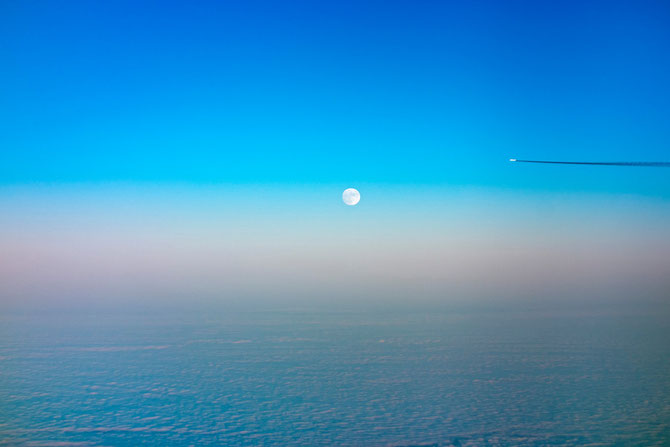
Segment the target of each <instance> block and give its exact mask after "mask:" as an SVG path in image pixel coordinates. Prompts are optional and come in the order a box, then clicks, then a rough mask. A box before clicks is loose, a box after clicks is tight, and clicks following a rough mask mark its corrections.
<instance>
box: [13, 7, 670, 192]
mask: <svg viewBox="0 0 670 447" xmlns="http://www.w3.org/2000/svg"><path fill="white" fill-rule="evenodd" d="M363 3H364V4H361V2H199V3H198V4H197V5H193V4H185V3H183V2H155V3H152V2H142V3H141V4H138V3H137V2H114V3H99V2H76V1H75V2H67V4H64V3H63V2H39V3H25V2H5V3H4V4H3V6H2V8H3V10H4V12H3V17H4V19H3V26H2V31H0V33H1V34H0V35H1V38H2V42H3V45H2V47H3V50H2V51H3V57H2V58H3V60H4V61H5V67H4V69H3V70H1V73H0V82H1V83H2V85H3V93H2V95H3V103H4V104H5V107H2V111H1V112H0V113H2V116H0V118H1V121H2V122H3V123H4V125H3V132H2V134H1V136H0V138H1V140H0V145H1V147H2V156H3V157H2V158H3V163H2V165H1V167H0V182H2V183H4V184H16V183H25V182H42V181H43V182H73V181H117V180H123V181H151V182H154V181H161V182H163V181H184V182H195V183H201V182H204V183H211V182H234V183H266V182H277V183H339V182H350V183H351V182H354V183H356V182H371V183H376V182H383V183H391V184H396V183H400V184H403V183H405V184H406V183H417V184H456V185H462V184H467V185H486V186H496V187H498V186H501V187H514V188H539V189H543V190H544V189H549V190H551V189H568V190H571V189H576V190H601V191H612V190H615V191H618V192H635V193H638V192H639V193H645V194H658V195H662V196H667V195H668V193H669V192H670V186H669V185H668V182H667V181H665V177H666V175H667V174H666V173H665V172H662V171H659V170H646V169H632V170H631V169H626V170H620V169H619V170H617V169H570V170H567V169H565V168H563V167H560V168H555V167H537V166H532V167H528V166H523V167H519V166H509V165H507V164H506V159H507V158H509V157H519V158H550V159H553V158H556V159H583V160H600V159H603V160H629V159H634V160H666V159H667V158H668V157H667V154H668V149H667V147H668V141H669V139H670V129H669V128H668V125H667V119H666V117H667V116H668V115H669V113H670V87H669V86H668V83H667V79H668V76H670V72H669V68H670V62H669V61H668V58H667V54H670V29H669V28H668V27H667V23H668V18H669V15H670V10H669V8H668V6H667V5H666V4H664V3H663V2H626V3H623V2H586V3H584V2H575V3H571V2H563V3H560V4H559V3H548V2H542V3H538V2H505V3H501V2H460V3H459V2H420V3H416V2H363Z"/></svg>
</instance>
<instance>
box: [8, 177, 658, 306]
mask: <svg viewBox="0 0 670 447" xmlns="http://www.w3.org/2000/svg"><path fill="white" fill-rule="evenodd" d="M343 186H351V185H319V186H294V187H279V186H272V185H270V186H255V187H254V186H247V187H227V186H198V187H195V186H191V185H169V186H165V185H163V186H156V185H119V184H112V185H73V186H69V187H63V186H60V187H48V186H45V185H40V186H38V187H20V188H4V189H2V190H1V191H0V216H2V217H0V246H1V247H2V252H3V256H2V257H1V258H0V296H1V299H2V303H3V304H5V305H11V304H16V303H19V302H25V301H38V302H44V301H47V302H51V303H67V302H69V301H75V302H80V301H88V302H91V301H93V302H95V301H98V300H106V301H111V302H115V301H120V300H130V301H135V300H138V299H140V300H156V299H157V300H159V301H169V300H181V299H194V297H198V299H206V300H213V301H216V302H220V301H226V300H235V299H239V298H240V297H241V296H244V297H245V299H248V298H251V297H254V298H255V299H264V300H266V299H269V300H280V301H281V300H289V301H290V300H294V299H296V298H297V299H309V300H318V299H320V298H324V297H332V296H338V297H340V299H348V298H350V299H354V300H357V299H360V298H361V297H365V299H379V298H380V297H386V298H384V299H400V300H410V299H420V298H426V299H439V300H458V299H473V298H485V297H489V298H490V297H492V296H495V297H497V298H499V299H511V298H515V297H516V298H519V297H526V298H527V297H532V296H534V295H537V294H540V295H542V296H543V297H544V298H543V299H545V300H546V299H552V298H555V297H561V299H565V296H569V295H575V294H577V295H579V296H582V295H589V296H591V297H593V296H604V295H607V296H609V297H611V298H616V297H617V296H631V294H632V295H633V296H636V297H639V296H647V297H654V296H656V297H663V296H664V295H665V293H666V292H667V290H669V288H668V285H669V282H668V280H667V278H668V277H670V265H669V263H668V262H667V259H669V258H670V225H668V223H670V204H668V203H667V202H665V201H662V200H653V199H649V198H641V197H633V196H619V195H588V196H584V195H579V194H576V193H575V194H569V195H558V194H555V193H553V194H549V193H545V194H542V193H533V194H529V193H525V192H519V191H503V190H483V189H475V188H447V187H443V188H436V187H433V188H427V187H397V186H396V187H384V186H380V185H376V186H374V187H366V185H356V186H359V187H360V190H361V194H362V200H361V203H360V204H359V205H358V206H356V207H346V206H345V205H343V204H342V203H341V200H340V198H339V195H340V194H341V191H342V189H343ZM119 297H123V298H119Z"/></svg>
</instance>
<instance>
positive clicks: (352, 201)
mask: <svg viewBox="0 0 670 447" xmlns="http://www.w3.org/2000/svg"><path fill="white" fill-rule="evenodd" d="M342 201H343V202H344V203H345V204H346V205H349V206H354V205H356V204H357V203H358V202H360V201H361V193H360V192H358V191H357V190H356V189H354V188H347V189H345V190H344V192H343V193H342Z"/></svg>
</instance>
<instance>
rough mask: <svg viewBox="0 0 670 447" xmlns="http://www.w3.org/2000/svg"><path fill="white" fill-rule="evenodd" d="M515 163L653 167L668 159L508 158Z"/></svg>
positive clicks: (664, 165) (663, 165) (666, 164)
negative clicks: (552, 159) (578, 159)
mask: <svg viewBox="0 0 670 447" xmlns="http://www.w3.org/2000/svg"><path fill="white" fill-rule="evenodd" d="M509 161H511V162H515V163H547V164H556V165H597V166H648V167H655V168H670V162H668V161H548V160H520V159H518V158H510V159H509Z"/></svg>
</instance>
